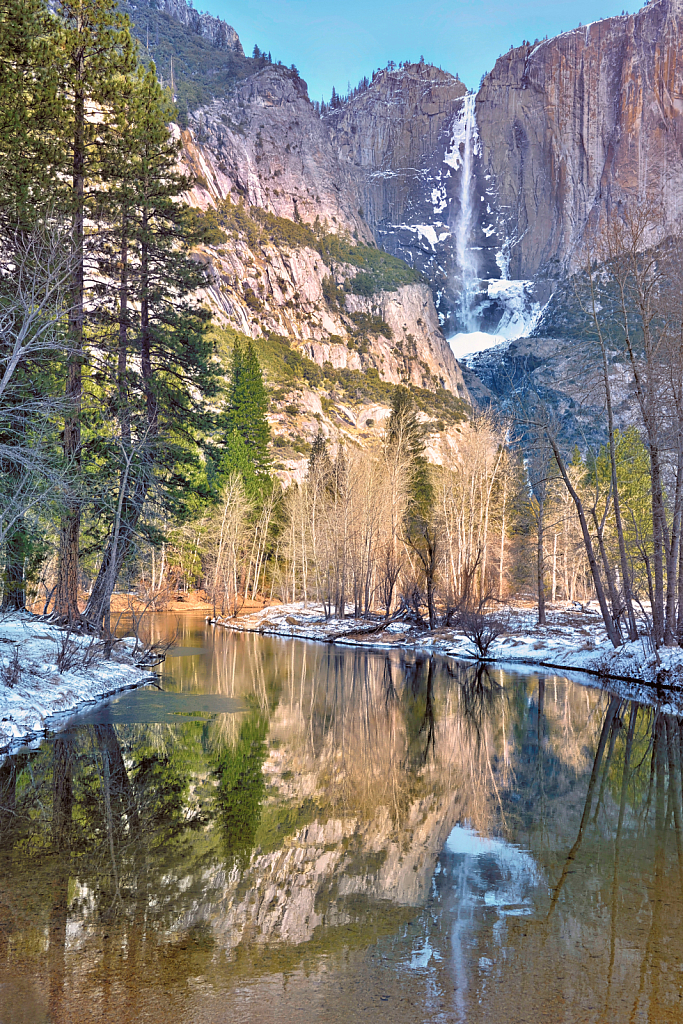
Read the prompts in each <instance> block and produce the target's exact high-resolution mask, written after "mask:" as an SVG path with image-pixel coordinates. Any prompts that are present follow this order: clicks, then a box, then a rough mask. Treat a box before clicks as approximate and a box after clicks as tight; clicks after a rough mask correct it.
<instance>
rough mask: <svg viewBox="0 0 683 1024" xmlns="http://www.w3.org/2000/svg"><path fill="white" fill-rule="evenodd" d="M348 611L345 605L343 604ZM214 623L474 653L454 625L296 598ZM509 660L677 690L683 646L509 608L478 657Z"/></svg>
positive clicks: (581, 614)
mask: <svg viewBox="0 0 683 1024" xmlns="http://www.w3.org/2000/svg"><path fill="white" fill-rule="evenodd" d="M348 614H352V609H349V610H348ZM209 621H213V622H214V623H215V624H216V625H219V626H224V627H226V628H227V629H233V630H238V631H244V632H257V633H264V634H272V635H276V636H283V637H292V638H298V639H301V640H318V641H322V642H327V643H337V644H346V645H353V646H372V647H377V648H390V647H409V648H412V649H418V650H419V649H427V650H429V651H430V652H432V653H435V654H444V655H449V656H451V657H454V658H459V659H464V660H476V659H477V652H476V650H475V648H474V644H473V643H472V642H471V641H470V640H469V639H468V638H467V637H466V636H465V635H464V634H463V633H461V632H459V631H458V630H457V629H454V628H447V627H443V628H440V629H435V630H434V631H433V632H428V631H426V630H421V629H419V628H416V627H415V626H414V625H413V624H412V623H409V622H403V621H400V620H396V621H394V622H391V623H389V624H388V625H387V626H386V627H385V628H384V629H378V626H379V625H380V623H379V622H373V621H368V620H366V619H355V618H345V619H326V618H325V614H324V609H323V607H322V606H321V605H317V604H306V605H304V603H303V602H297V603H295V604H284V605H276V606H270V607H266V608H263V609H261V610H260V611H258V612H255V613H253V614H251V615H246V616H243V617H239V618H237V619H225V620H224V619H221V618H217V619H215V620H209ZM485 660H486V661H488V662H496V663H505V664H510V665H527V666H547V667H550V668H561V669H565V670H568V671H572V670H573V671H578V672H587V673H590V674H591V675H597V676H600V677H601V678H605V679H606V678H610V679H622V680H628V681H632V682H638V683H644V684H646V685H651V686H658V687H660V688H661V687H665V688H670V689H678V688H681V690H683V649H681V648H680V647H675V648H662V649H660V650H659V651H657V652H655V651H653V650H652V648H651V645H650V644H649V642H648V640H647V638H646V637H643V638H642V639H640V640H638V641H635V642H633V643H626V644H624V645H623V646H621V647H619V648H618V649H616V650H615V649H614V648H613V647H612V644H611V643H610V642H609V640H608V639H607V635H606V633H605V629H604V626H603V623H602V619H601V618H600V616H599V615H598V614H596V613H595V612H594V611H593V610H591V609H589V610H584V611H576V610H571V609H568V610H564V611H551V612H548V624H547V625H546V626H539V625H538V623H537V619H536V613H535V612H534V611H527V610H522V609H517V610H513V611H512V612H511V614H510V620H509V624H508V626H507V628H506V630H505V633H504V634H503V635H501V636H500V638H499V639H498V640H497V641H496V642H494V643H493V644H492V646H491V648H490V649H489V652H488V655H487V657H486V659H485Z"/></svg>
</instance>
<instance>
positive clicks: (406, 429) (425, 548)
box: [386, 387, 439, 629]
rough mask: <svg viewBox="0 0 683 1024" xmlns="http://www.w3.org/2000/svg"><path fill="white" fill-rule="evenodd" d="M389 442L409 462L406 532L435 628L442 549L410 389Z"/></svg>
mask: <svg viewBox="0 0 683 1024" xmlns="http://www.w3.org/2000/svg"><path fill="white" fill-rule="evenodd" d="M386 441H387V444H389V445H396V446H399V447H400V448H401V449H402V451H403V452H404V454H405V457H406V458H407V459H408V462H409V466H410V501H409V502H408V507H407V510H406V518H405V523H404V530H405V536H406V540H407V541H408V544H409V545H410V547H411V548H412V550H413V551H414V552H415V554H416V555H417V557H418V559H419V560H420V563H421V564H422V569H423V572H424V577H425V584H426V590H427V608H428V611H429V626H430V629H433V628H434V627H435V625H436V603H435V583H436V570H437V564H438V548H439V543H438V542H439V538H438V533H437V531H436V528H435V525H434V521H433V516H432V509H433V505H434V489H433V487H432V482H431V475H430V470H429V464H428V462H427V458H426V456H425V444H424V427H423V426H422V424H421V423H420V421H419V420H418V418H417V408H416V406H415V401H414V399H413V396H412V395H411V394H410V392H409V391H408V389H407V388H403V387H398V388H396V390H395V391H394V396H393V400H392V408H391V416H390V417H389V422H388V424H387V434H386Z"/></svg>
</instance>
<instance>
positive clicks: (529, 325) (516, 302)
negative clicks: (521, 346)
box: [488, 280, 543, 341]
mask: <svg viewBox="0 0 683 1024" xmlns="http://www.w3.org/2000/svg"><path fill="white" fill-rule="evenodd" d="M532 288H533V281H506V280H503V281H500V280H493V281H489V282H488V296H489V298H490V299H493V300H495V301H496V302H498V303H499V304H500V305H502V306H503V309H504V312H503V316H502V318H501V320H500V322H499V323H498V326H497V328H496V333H497V334H499V335H501V336H502V337H503V338H506V339H507V340H508V341H514V340H515V339H516V338H526V337H528V336H529V335H530V334H531V332H532V331H533V330H534V328H535V327H536V325H537V324H538V322H539V320H540V319H541V314H542V312H543V309H542V307H541V304H540V302H535V301H534V300H533V298H532V294H531V291H532Z"/></svg>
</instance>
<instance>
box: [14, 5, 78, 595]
mask: <svg viewBox="0 0 683 1024" xmlns="http://www.w3.org/2000/svg"><path fill="white" fill-rule="evenodd" d="M54 28H55V20H54V18H53V17H52V16H51V15H50V13H49V11H48V8H47V6H46V4H45V3H44V2H43V0H0V252H1V253H2V269H1V271H0V308H1V310H2V321H3V330H2V332H1V335H0V364H1V365H2V370H3V375H4V373H5V372H6V371H7V370H8V366H9V363H10V362H11V361H12V359H13V357H14V356H15V355H16V347H15V346H16V344H17V342H18V339H19V338H20V337H22V336H23V338H24V340H23V342H22V343H21V349H22V352H23V354H22V356H21V359H20V362H19V363H18V364H17V365H15V369H14V372H13V379H12V381H11V384H10V385H9V386H6V387H4V388H3V396H2V401H1V403H0V451H2V457H1V459H0V517H1V518H0V536H3V537H4V556H5V566H4V572H3V595H2V610H4V611H7V610H10V609H12V608H21V607H23V606H24V603H25V598H26V592H25V591H26V570H30V566H31V565H35V564H36V559H37V558H39V557H41V555H42V554H43V553H44V544H42V543H41V542H40V539H39V538H38V537H37V535H36V529H35V516H34V518H33V521H31V522H29V521H28V519H27V511H28V508H29V507H30V506H32V507H33V509H34V511H35V508H36V499H38V502H39V503H41V504H44V501H45V497H46V488H45V486H44V476H45V472H46V470H47V469H48V466H49V464H50V459H49V455H52V454H53V453H52V452H51V451H49V453H48V450H49V449H50V445H49V443H48V437H50V438H51V439H52V435H53V434H54V419H53V417H52V416H51V415H50V410H49V408H48V406H49V400H50V397H51V396H52V388H53V387H54V386H55V385H56V384H57V383H58V375H57V374H56V373H55V369H56V367H55V359H54V357H55V354H56V349H57V346H58V344H59V339H58V338H57V337H54V336H53V345H52V351H51V352H50V355H49V358H48V353H47V351H46V348H45V343H44V342H42V343H41V342H39V340H38V338H39V336H40V331H41V330H44V329H45V326H46V325H45V318H44V317H43V318H41V317H40V316H39V317H38V318H36V310H37V309H38V308H39V304H40V302H41V301H44V299H45V297H46V295H47V293H48V292H49V291H50V289H53V296H54V297H55V298H56V293H55V291H54V287H55V276H54V269H55V267H54V260H53V264H52V267H49V266H47V265H46V262H47V263H48V264H49V262H50V257H49V256H47V250H48V249H49V246H50V241H49V238H48V236H49V235H50V233H52V241H56V240H57V238H58V235H59V231H58V230H57V229H54V227H52V228H50V227H46V225H45V219H46V215H48V214H49V213H50V207H51V204H52V203H53V198H52V196H53V191H54V188H55V185H56V183H57V171H58V168H59V167H61V166H62V163H63V153H64V149H63V145H64V144H63V140H62V139H61V134H60V130H59V127H60V126H59V118H58V114H59V104H58V52H57V38H56V34H55V31H54ZM51 255H52V257H54V255H55V252H54V250H53V251H52V254H51ZM46 257H47V260H46ZM24 300H25V301H24ZM58 304H59V303H58V302H56V303H53V313H54V311H55V307H56V306H57V305H58ZM22 320H23V323H22ZM31 321H32V326H31V328H30V330H29V333H28V335H26V334H24V331H25V329H26V327H27V325H28V323H29V322H31ZM27 351H30V352H31V355H30V356H29V355H27V354H26V352H27ZM48 362H49V363H50V364H51V365H50V370H49V372H45V364H46V363H48ZM38 446H40V447H38ZM41 478H43V480H42V482H41Z"/></svg>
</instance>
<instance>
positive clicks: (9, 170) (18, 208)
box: [0, 0, 64, 252]
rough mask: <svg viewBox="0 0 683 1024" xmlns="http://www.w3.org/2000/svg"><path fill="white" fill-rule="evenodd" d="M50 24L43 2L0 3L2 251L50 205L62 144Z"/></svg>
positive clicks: (54, 37) (52, 21)
mask: <svg viewBox="0 0 683 1024" xmlns="http://www.w3.org/2000/svg"><path fill="white" fill-rule="evenodd" d="M55 28H56V25H55V19H54V18H53V17H52V16H51V15H50V13H49V11H48V8H47V5H46V4H45V3H44V2H43V0H0V223H1V225H2V231H3V236H4V237H3V250H4V251H5V252H6V251H7V244H8V242H10V241H11V239H12V237H13V235H14V234H15V232H17V231H25V230H27V229H30V227H31V226H32V224H33V223H34V221H35V219H36V217H37V216H38V215H39V213H40V212H44V211H45V208H46V207H48V206H49V205H50V203H51V202H52V201H53V199H52V192H53V189H54V187H55V185H56V180H57V173H58V171H59V169H60V167H61V166H62V164H63V159H64V141H63V139H62V138H61V132H60V121H59V102H58V96H59V88H58V86H59V53H58V46H57V42H58V40H57V34H56V31H55Z"/></svg>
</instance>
